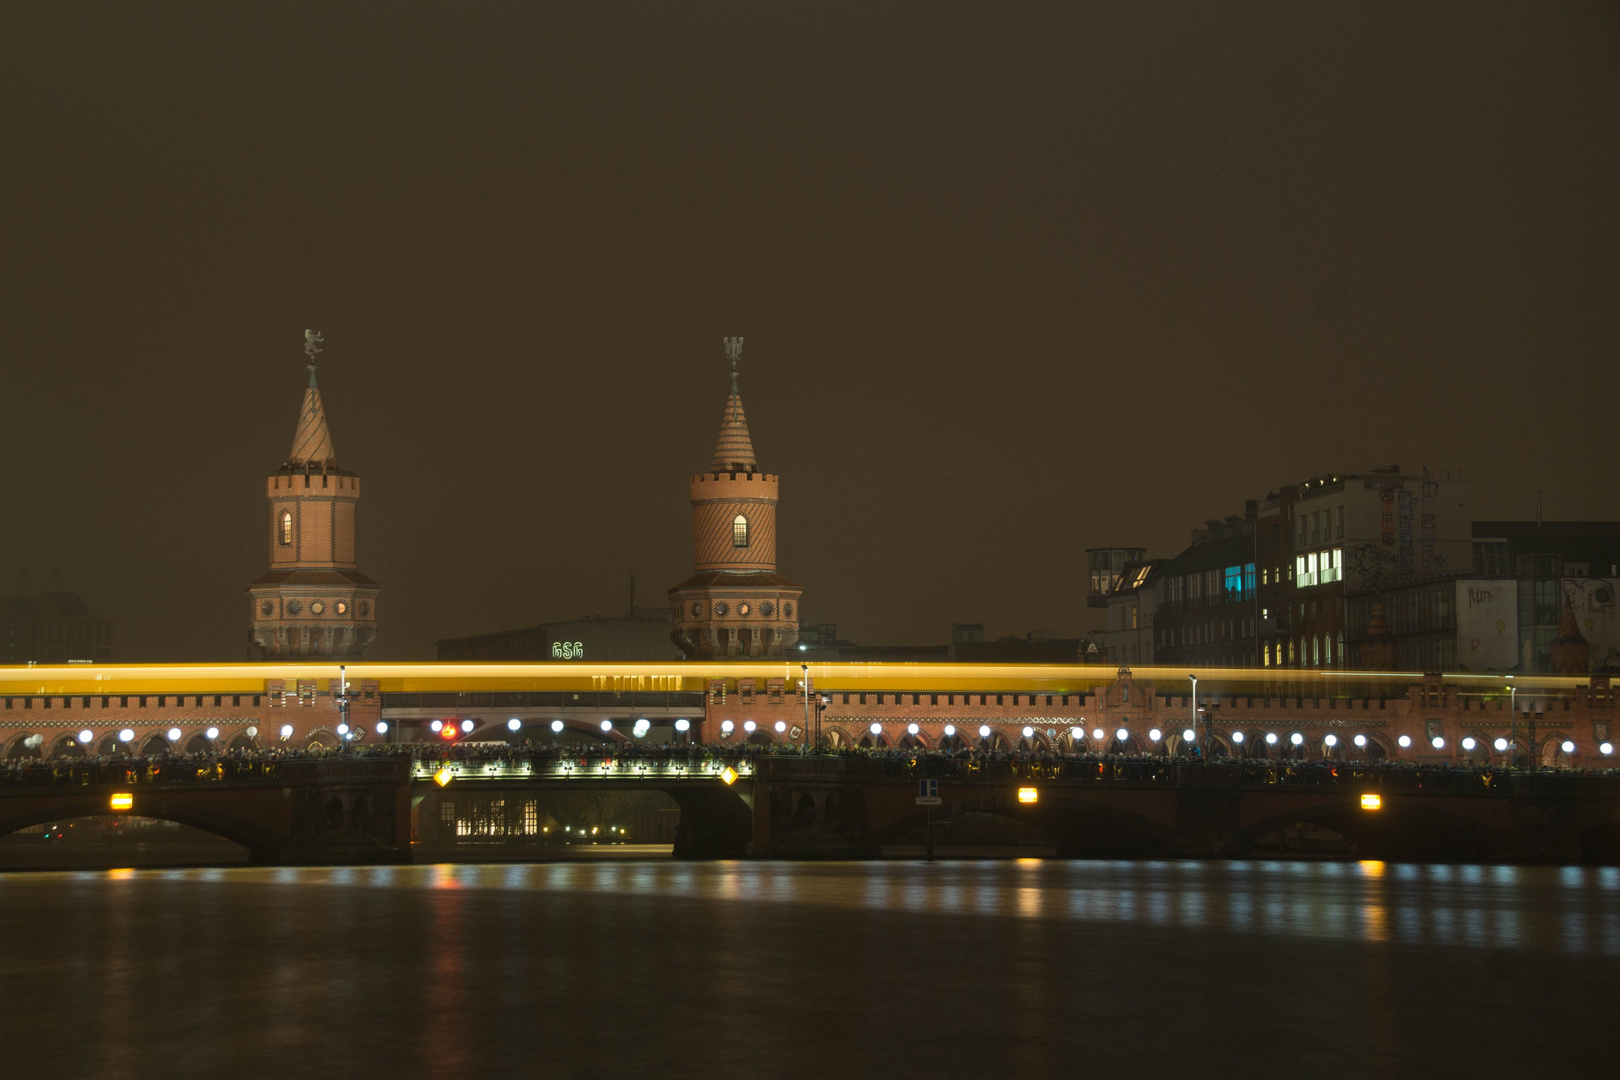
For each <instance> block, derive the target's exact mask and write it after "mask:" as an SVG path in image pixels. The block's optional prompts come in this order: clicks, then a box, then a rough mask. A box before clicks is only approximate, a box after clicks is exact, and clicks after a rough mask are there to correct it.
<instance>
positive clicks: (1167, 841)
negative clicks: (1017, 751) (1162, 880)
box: [874, 791, 1174, 858]
mask: <svg viewBox="0 0 1620 1080" xmlns="http://www.w3.org/2000/svg"><path fill="white" fill-rule="evenodd" d="M949 810H950V814H949V816H948V817H943V818H942V817H941V816H940V811H939V810H937V809H936V810H934V811H933V812H932V814H930V813H928V812H926V811H921V810H919V811H918V812H916V813H912V814H907V815H905V816H904V817H901V818H898V819H896V820H895V821H893V822H891V823H889V824H888V825H886V826H884V827H883V828H881V829H878V830H875V832H874V836H875V839H876V841H877V843H878V844H879V845H882V844H890V843H894V842H896V840H897V839H899V838H900V837H904V836H906V835H907V834H908V833H912V832H915V831H917V830H920V829H922V828H923V827H924V826H925V825H926V824H927V823H928V822H929V821H930V820H931V821H932V822H933V824H934V825H936V826H938V825H940V824H942V823H943V822H948V821H950V820H951V819H953V818H955V817H956V816H958V815H964V814H992V815H995V816H997V817H1001V818H1005V819H1007V820H1008V821H1011V822H1014V823H1016V824H1019V825H1024V826H1028V827H1032V828H1034V829H1035V830H1037V831H1038V832H1040V833H1041V834H1042V835H1044V836H1046V837H1047V838H1048V839H1049V840H1050V841H1051V842H1052V845H1053V847H1055V848H1057V850H1058V853H1059V854H1060V855H1064V856H1071V857H1076V856H1077V857H1083V858H1113V857H1121V858H1123V857H1135V856H1139V855H1140V854H1141V853H1142V852H1143V851H1144V850H1153V849H1155V848H1158V849H1164V850H1169V848H1170V845H1171V843H1172V842H1173V840H1174V830H1173V829H1171V828H1170V827H1169V826H1167V825H1165V824H1163V823H1161V822H1157V821H1155V820H1153V819H1152V818H1150V817H1147V816H1146V815H1144V814H1139V813H1136V812H1134V811H1131V810H1125V809H1121V808H1120V807H1118V806H1114V805H1110V804H1109V803H1107V802H1105V801H1103V800H1101V799H1098V798H1096V797H1095V796H1092V795H1090V794H1089V793H1086V792H1080V791H1076V792H1064V793H1063V794H1061V795H1056V796H1055V797H1053V796H1049V795H1047V794H1046V793H1043V797H1042V798H1041V799H1040V801H1038V802H1036V803H1033V804H1026V803H1020V802H1019V801H1018V798H1017V795H1016V794H1014V793H1012V792H1002V793H999V794H996V795H988V796H985V797H983V798H980V799H971V800H964V801H962V802H958V803H954V804H952V805H951V807H950V808H949Z"/></svg>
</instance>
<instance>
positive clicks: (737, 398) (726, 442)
mask: <svg viewBox="0 0 1620 1080" xmlns="http://www.w3.org/2000/svg"><path fill="white" fill-rule="evenodd" d="M734 342H735V344H733V343H734ZM726 354H727V355H728V356H730V357H731V396H730V397H728V398H726V412H725V415H724V416H722V417H721V418H720V438H719V440H718V441H716V442H715V444H714V461H713V463H712V464H711V465H710V470H711V471H713V472H717V473H721V472H742V473H752V472H758V471H759V459H758V458H756V457H755V456H754V440H753V439H752V438H750V437H749V435H748V418H747V417H745V416H744V415H743V404H742V395H741V394H739V393H738V392H737V358H738V357H739V356H741V355H742V338H727V339H726Z"/></svg>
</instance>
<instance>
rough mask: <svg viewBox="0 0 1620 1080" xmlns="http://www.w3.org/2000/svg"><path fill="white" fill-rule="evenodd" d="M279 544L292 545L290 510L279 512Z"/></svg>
mask: <svg viewBox="0 0 1620 1080" xmlns="http://www.w3.org/2000/svg"><path fill="white" fill-rule="evenodd" d="M281 542H282V543H283V544H291V543H292V511H291V510H283V511H282V512H281Z"/></svg>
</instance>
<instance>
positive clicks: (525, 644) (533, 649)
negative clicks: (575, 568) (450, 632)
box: [433, 607, 681, 660]
mask: <svg viewBox="0 0 1620 1080" xmlns="http://www.w3.org/2000/svg"><path fill="white" fill-rule="evenodd" d="M671 625H672V624H671V621H670V611H669V609H668V608H664V607H655V608H649V607H632V608H631V609H630V610H629V611H628V612H626V613H625V614H623V615H586V616H582V617H580V618H578V619H565V620H561V621H558V622H549V623H541V624H540V625H538V626H526V627H522V628H521V629H517V630H500V631H496V632H495V633H492V634H472V635H469V636H467V637H459V638H445V639H443V640H441V641H435V642H434V643H433V644H434V647H435V648H436V649H437V650H438V655H439V659H440V660H678V659H680V656H681V653H680V650H679V649H677V648H675V646H674V645H673V644H672V643H671V642H670V627H671Z"/></svg>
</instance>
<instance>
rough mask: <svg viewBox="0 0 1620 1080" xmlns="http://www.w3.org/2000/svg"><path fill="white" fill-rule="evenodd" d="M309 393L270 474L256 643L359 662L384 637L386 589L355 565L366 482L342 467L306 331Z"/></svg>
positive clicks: (284, 654) (316, 342)
mask: <svg viewBox="0 0 1620 1080" xmlns="http://www.w3.org/2000/svg"><path fill="white" fill-rule="evenodd" d="M304 339H305V340H304V352H305V353H307V354H308V356H309V387H308V388H307V389H306V390H305V391H304V408H303V412H302V413H300V414H299V417H298V430H297V433H296V434H294V435H293V447H292V454H291V455H290V456H289V457H288V458H287V460H286V462H285V463H284V464H283V465H282V466H281V468H279V469H277V470H276V471H275V472H274V473H271V474H270V478H269V480H268V481H267V482H266V485H265V487H266V492H265V494H266V496H267V497H268V498H269V500H270V572H269V573H267V574H265V575H264V576H263V577H261V578H259V579H258V580H257V581H255V582H254V583H253V584H251V585H249V586H248V593H249V594H250V595H251V596H252V597H253V614H252V620H253V623H252V625H253V629H252V630H251V631H250V633H249V637H250V638H251V640H252V642H253V644H254V645H256V646H258V647H259V649H260V650H261V652H262V653H263V655H264V656H265V657H267V658H269V657H275V658H277V659H288V658H299V659H304V658H310V659H313V658H316V657H321V658H326V659H332V660H358V659H359V658H360V651H361V650H362V649H364V648H365V647H366V646H367V645H370V644H371V641H372V639H373V638H375V637H376V636H377V594H378V593H379V592H380V591H381V587H380V586H378V584H377V583H376V582H375V581H372V580H371V579H370V578H368V577H366V576H365V575H364V574H362V573H360V571H359V569H358V568H357V564H356V562H355V554H354V542H355V509H356V506H357V505H358V503H359V501H360V477H359V476H357V475H356V474H354V473H352V472H346V471H344V470H342V469H339V468H338V467H337V456H336V454H334V453H333V450H332V434H331V432H330V431H328V430H327V427H326V409H325V408H324V407H323V406H322V405H321V391H320V388H319V387H318V386H317V385H316V384H315V354H316V353H318V352H320V351H321V350H320V341H321V336H320V335H319V334H317V333H315V332H314V331H312V330H306V331H304Z"/></svg>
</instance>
